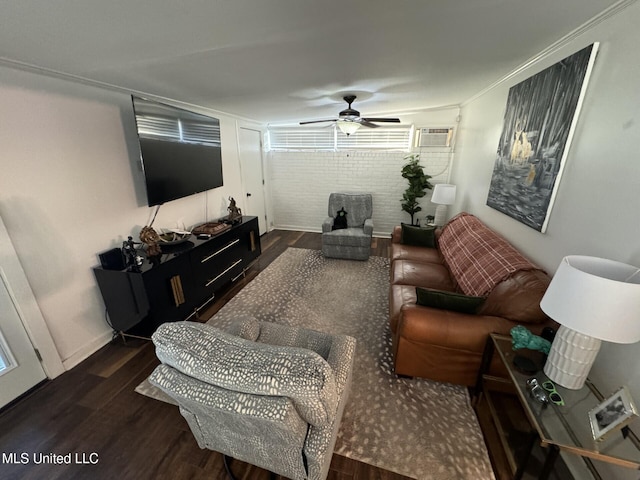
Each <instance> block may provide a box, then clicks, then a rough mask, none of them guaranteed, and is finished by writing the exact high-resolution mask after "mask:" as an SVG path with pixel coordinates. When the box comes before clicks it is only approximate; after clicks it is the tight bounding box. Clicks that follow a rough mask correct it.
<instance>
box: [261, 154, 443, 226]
mask: <svg viewBox="0 0 640 480" xmlns="http://www.w3.org/2000/svg"><path fill="white" fill-rule="evenodd" d="M414 153H420V163H421V164H422V165H423V166H424V169H425V173H427V174H429V175H432V176H433V178H432V179H431V183H434V184H435V183H446V182H447V179H448V176H449V168H450V163H451V158H452V154H451V152H449V151H448V150H435V149H432V148H423V149H416V151H415V152H414ZM406 155H407V153H406V152H373V151H368V152H362V151H350V152H274V151H271V152H269V153H268V155H267V162H266V177H267V182H268V185H269V199H270V200H269V201H270V204H271V205H270V206H271V211H272V217H271V221H272V223H273V228H280V229H291V230H303V231H312V232H319V231H321V225H322V221H323V220H324V219H325V218H326V217H327V214H328V211H327V202H328V199H329V194H330V193H331V192H367V193H371V194H372V195H373V224H374V235H381V236H386V235H388V234H390V233H391V231H392V229H393V227H394V226H395V225H398V224H399V223H400V222H407V223H408V222H409V221H410V216H409V214H407V213H405V212H404V211H402V209H401V207H400V200H401V199H402V194H403V192H404V191H405V190H406V188H407V186H408V183H407V181H406V180H405V179H404V178H402V176H401V170H402V166H403V165H404V164H406V163H407V160H405V159H404V157H405V156H406ZM430 197H431V191H430V190H429V191H428V193H427V195H426V196H425V197H424V198H423V199H422V200H421V202H420V205H421V206H422V211H421V212H420V213H418V214H417V216H416V218H418V219H419V220H420V223H421V224H424V217H425V216H426V215H428V214H433V213H434V212H435V208H436V206H435V205H434V204H432V203H431V202H430V201H429V198H430Z"/></svg>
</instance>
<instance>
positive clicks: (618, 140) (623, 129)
mask: <svg viewBox="0 0 640 480" xmlns="http://www.w3.org/2000/svg"><path fill="white" fill-rule="evenodd" d="M639 22H640V5H639V4H638V3H634V4H632V6H630V7H628V8H626V9H625V10H624V11H622V12H621V13H619V14H617V15H616V16H614V17H611V18H609V19H607V20H605V21H603V22H602V23H597V24H596V25H595V26H594V27H592V28H590V29H588V30H587V31H586V33H584V34H582V35H581V36H579V37H578V38H575V39H573V40H572V41H571V42H570V43H568V44H566V45H564V46H562V48H560V50H558V51H556V52H555V53H553V54H551V55H548V56H546V57H545V58H544V60H543V61H541V62H539V63H537V64H536V65H534V66H532V67H530V68H527V69H526V70H525V71H524V72H522V73H521V74H518V75H517V76H516V77H514V78H512V79H510V80H509V81H508V82H506V83H504V84H502V85H500V86H498V87H496V88H494V89H492V90H490V91H489V92H487V93H486V94H484V95H482V96H480V97H479V98H477V99H476V100H474V101H472V102H471V103H470V104H468V105H465V106H464V107H463V108H462V111H461V115H462V120H461V124H460V132H459V141H458V149H457V161H456V163H455V165H454V168H453V172H452V181H453V183H456V184H457V185H458V189H459V190H458V192H459V195H458V202H457V204H456V205H455V206H454V207H455V210H456V211H462V210H465V211H469V212H471V213H473V214H476V215H478V216H479V217H480V218H481V219H482V220H484V221H485V222H486V223H487V224H488V225H490V226H491V227H493V228H494V229H496V230H497V231H499V232H501V233H502V234H503V235H504V236H505V237H507V238H508V239H509V240H510V241H511V242H512V243H513V244H515V245H516V246H517V247H519V248H520V249H521V250H522V251H523V252H524V253H526V254H527V255H528V256H529V257H530V258H531V259H532V260H534V261H535V262H537V263H538V264H539V265H541V266H542V267H543V268H545V269H546V270H547V271H548V272H549V273H551V274H553V273H554V272H555V270H556V268H557V265H558V264H559V262H560V260H561V259H562V257H564V256H565V255H569V254H583V255H593V256H600V257H605V258H611V259H614V260H618V261H621V262H625V263H630V264H633V265H637V266H640V242H639V240H638V239H639V238H640V221H639V217H638V209H639V208H640V196H639V192H640V159H639V158H638V157H639V154H638V143H639V140H640V119H639V118H638V115H639V113H640V95H639V94H638V85H639V84H640V48H638V46H639V45H640V31H639V30H638V28H637V25H638V23H639ZM593 42H600V52H599V54H598V57H597V61H596V64H595V68H594V71H593V74H592V76H591V81H590V83H589V86H588V90H587V94H586V98H585V103H584V106H583V109H582V113H581V115H580V118H579V122H578V125H577V130H576V132H575V136H574V139H573V144H572V146H571V149H570V151H569V156H568V159H567V163H566V168H565V171H564V174H563V177H562V179H561V183H560V189H559V191H558V195H557V198H556V202H555V205H554V208H553V210H552V212H551V216H550V222H549V225H548V229H547V232H546V233H545V234H541V233H539V232H537V231H535V230H533V229H530V228H528V227H526V226H524V225H522V224H521V223H518V222H517V221H516V220H513V219H511V218H510V217H508V216H506V215H503V214H502V213H499V212H498V211H496V210H493V209H491V208H489V207H487V206H486V199H487V192H488V189H489V182H490V180H491V174H492V170H493V164H494V161H495V158H496V151H497V147H498V138H499V136H500V132H501V129H502V120H503V118H502V116H503V114H504V110H505V104H506V99H507V94H508V90H509V88H510V87H511V86H513V85H515V84H517V83H519V82H520V81H522V80H524V79H526V78H528V77H530V76H531V75H533V74H535V73H537V72H538V71H540V70H542V69H544V68H546V67H547V66H549V65H552V64H553V63H555V62H557V61H559V60H560V59H562V58H564V57H566V56H568V55H570V54H572V53H574V52H576V51H578V50H580V49H581V48H583V47H585V46H587V45H589V44H591V43H593ZM638 316H639V318H638V321H640V312H638ZM591 376H592V378H594V380H595V381H596V383H597V384H598V385H599V386H600V387H601V389H602V391H603V393H605V395H607V394H609V393H611V392H612V391H613V390H614V389H615V388H616V387H618V386H620V385H623V384H626V385H628V386H629V387H630V388H631V390H632V394H633V396H634V398H635V400H636V401H637V402H640V344H635V345H614V344H604V345H603V347H602V350H601V352H600V354H599V356H598V358H597V360H596V363H595V365H594V368H593V370H592V375H591ZM637 427H638V426H637V425H636V430H640V429H638V428H637ZM631 473H632V472H631V471H629V470H626V469H621V468H614V469H613V470H612V471H611V472H609V473H608V474H607V476H606V477H605V478H627V475H630V474H631ZM636 477H637V475H635V476H632V477H629V478H636Z"/></svg>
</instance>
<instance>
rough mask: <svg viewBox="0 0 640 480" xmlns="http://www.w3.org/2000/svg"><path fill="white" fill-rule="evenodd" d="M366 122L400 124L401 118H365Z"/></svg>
mask: <svg viewBox="0 0 640 480" xmlns="http://www.w3.org/2000/svg"><path fill="white" fill-rule="evenodd" d="M362 120H364V121H365V122H390V123H400V119H399V118H363V119H362Z"/></svg>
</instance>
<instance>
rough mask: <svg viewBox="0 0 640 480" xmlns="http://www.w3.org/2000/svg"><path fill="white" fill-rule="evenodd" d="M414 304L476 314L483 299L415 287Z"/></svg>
mask: <svg viewBox="0 0 640 480" xmlns="http://www.w3.org/2000/svg"><path fill="white" fill-rule="evenodd" d="M416 296H417V297H418V299H417V300H416V303H417V304H418V305H422V306H424V307H433V308H441V309H443V310H453V311H454V312H462V313H476V310H477V309H478V307H479V306H480V305H482V303H483V302H484V300H485V298H484V297H471V296H468V295H463V294H461V293H455V292H443V291H441V290H429V289H427V288H420V287H416Z"/></svg>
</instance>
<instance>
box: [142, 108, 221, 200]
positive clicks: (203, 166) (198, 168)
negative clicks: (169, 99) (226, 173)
mask: <svg viewBox="0 0 640 480" xmlns="http://www.w3.org/2000/svg"><path fill="white" fill-rule="evenodd" d="M131 98H132V101H133V111H134V114H135V119H136V127H137V130H138V139H139V141H140V155H141V159H142V167H143V170H144V177H145V183H146V187H147V202H148V204H149V206H150V207H151V206H154V205H161V204H163V203H165V202H169V201H171V200H176V199H178V198H183V197H187V196H189V195H193V194H196V193H200V192H204V191H206V190H211V189H212V188H217V187H221V186H222V184H223V178H222V153H221V148H220V121H219V120H218V119H217V118H213V117H209V116H206V115H201V114H199V113H194V112H190V111H188V110H183V109H181V108H176V107H172V106H170V105H165V104H163V103H159V102H155V101H152V100H147V99H144V98H140V97H136V96H133V95H132V96H131Z"/></svg>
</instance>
